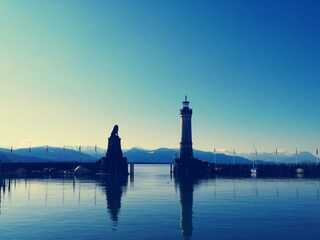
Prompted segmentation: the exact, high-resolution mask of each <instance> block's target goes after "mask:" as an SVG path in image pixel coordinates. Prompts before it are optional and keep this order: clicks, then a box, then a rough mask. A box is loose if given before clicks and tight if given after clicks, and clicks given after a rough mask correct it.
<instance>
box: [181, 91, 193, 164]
mask: <svg viewBox="0 0 320 240" xmlns="http://www.w3.org/2000/svg"><path fill="white" fill-rule="evenodd" d="M182 104H183V107H182V108H181V109H180V127H181V142H180V160H181V161H188V160H190V159H193V150H192V131H191V117H192V109H191V108H189V102H188V100H187V96H185V100H184V102H183V103H182Z"/></svg>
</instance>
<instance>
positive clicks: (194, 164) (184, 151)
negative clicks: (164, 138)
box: [173, 96, 208, 177]
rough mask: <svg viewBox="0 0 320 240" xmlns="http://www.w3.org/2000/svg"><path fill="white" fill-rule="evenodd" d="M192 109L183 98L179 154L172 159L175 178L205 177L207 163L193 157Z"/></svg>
mask: <svg viewBox="0 0 320 240" xmlns="http://www.w3.org/2000/svg"><path fill="white" fill-rule="evenodd" d="M191 118H192V109H191V108H189V101H188V99H187V96H185V99H184V102H182V108H181V109H180V132H181V141H180V154H179V156H178V157H176V158H175V159H174V164H173V172H174V174H175V175H176V176H191V177H195V176H196V177H202V176H205V175H206V173H207V170H208V162H204V161H201V160H199V159H197V158H194V156H193V149H192V128H191Z"/></svg>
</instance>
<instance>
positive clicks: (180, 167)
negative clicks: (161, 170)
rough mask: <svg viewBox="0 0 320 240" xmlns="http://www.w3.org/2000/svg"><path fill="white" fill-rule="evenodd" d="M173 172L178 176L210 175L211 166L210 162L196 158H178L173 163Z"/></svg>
mask: <svg viewBox="0 0 320 240" xmlns="http://www.w3.org/2000/svg"><path fill="white" fill-rule="evenodd" d="M173 173H174V174H175V175H176V176H185V175H188V176H193V177H205V176H208V175H210V167H209V163H208V162H204V161H201V160H199V159H196V158H187V159H181V158H176V159H175V160H174V164H173Z"/></svg>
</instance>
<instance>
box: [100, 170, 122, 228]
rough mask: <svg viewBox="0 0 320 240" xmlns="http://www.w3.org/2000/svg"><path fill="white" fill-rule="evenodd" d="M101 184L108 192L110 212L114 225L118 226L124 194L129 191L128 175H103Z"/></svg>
mask: <svg viewBox="0 0 320 240" xmlns="http://www.w3.org/2000/svg"><path fill="white" fill-rule="evenodd" d="M100 184H101V187H102V189H103V191H104V192H105V194H106V200H107V209H108V213H109V215H110V218H111V220H112V222H113V226H114V227H116V226H117V225H118V215H119V213H120V208H121V198H122V194H123V193H126V191H127V185H128V177H127V176H101V178H100Z"/></svg>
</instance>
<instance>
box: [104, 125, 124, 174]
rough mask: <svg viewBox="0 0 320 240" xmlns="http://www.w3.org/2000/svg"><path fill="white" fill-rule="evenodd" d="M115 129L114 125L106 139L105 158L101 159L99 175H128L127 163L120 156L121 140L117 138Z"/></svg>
mask: <svg viewBox="0 0 320 240" xmlns="http://www.w3.org/2000/svg"><path fill="white" fill-rule="evenodd" d="M115 129H116V131H115ZM117 129H118V126H117V125H116V126H115V127H114V130H113V131H112V133H111V136H110V137H109V139H108V150H107V154H106V157H103V158H102V159H101V173H105V174H109V175H128V162H127V158H125V157H123V155H122V150H121V139H120V137H119V136H118V132H117Z"/></svg>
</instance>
